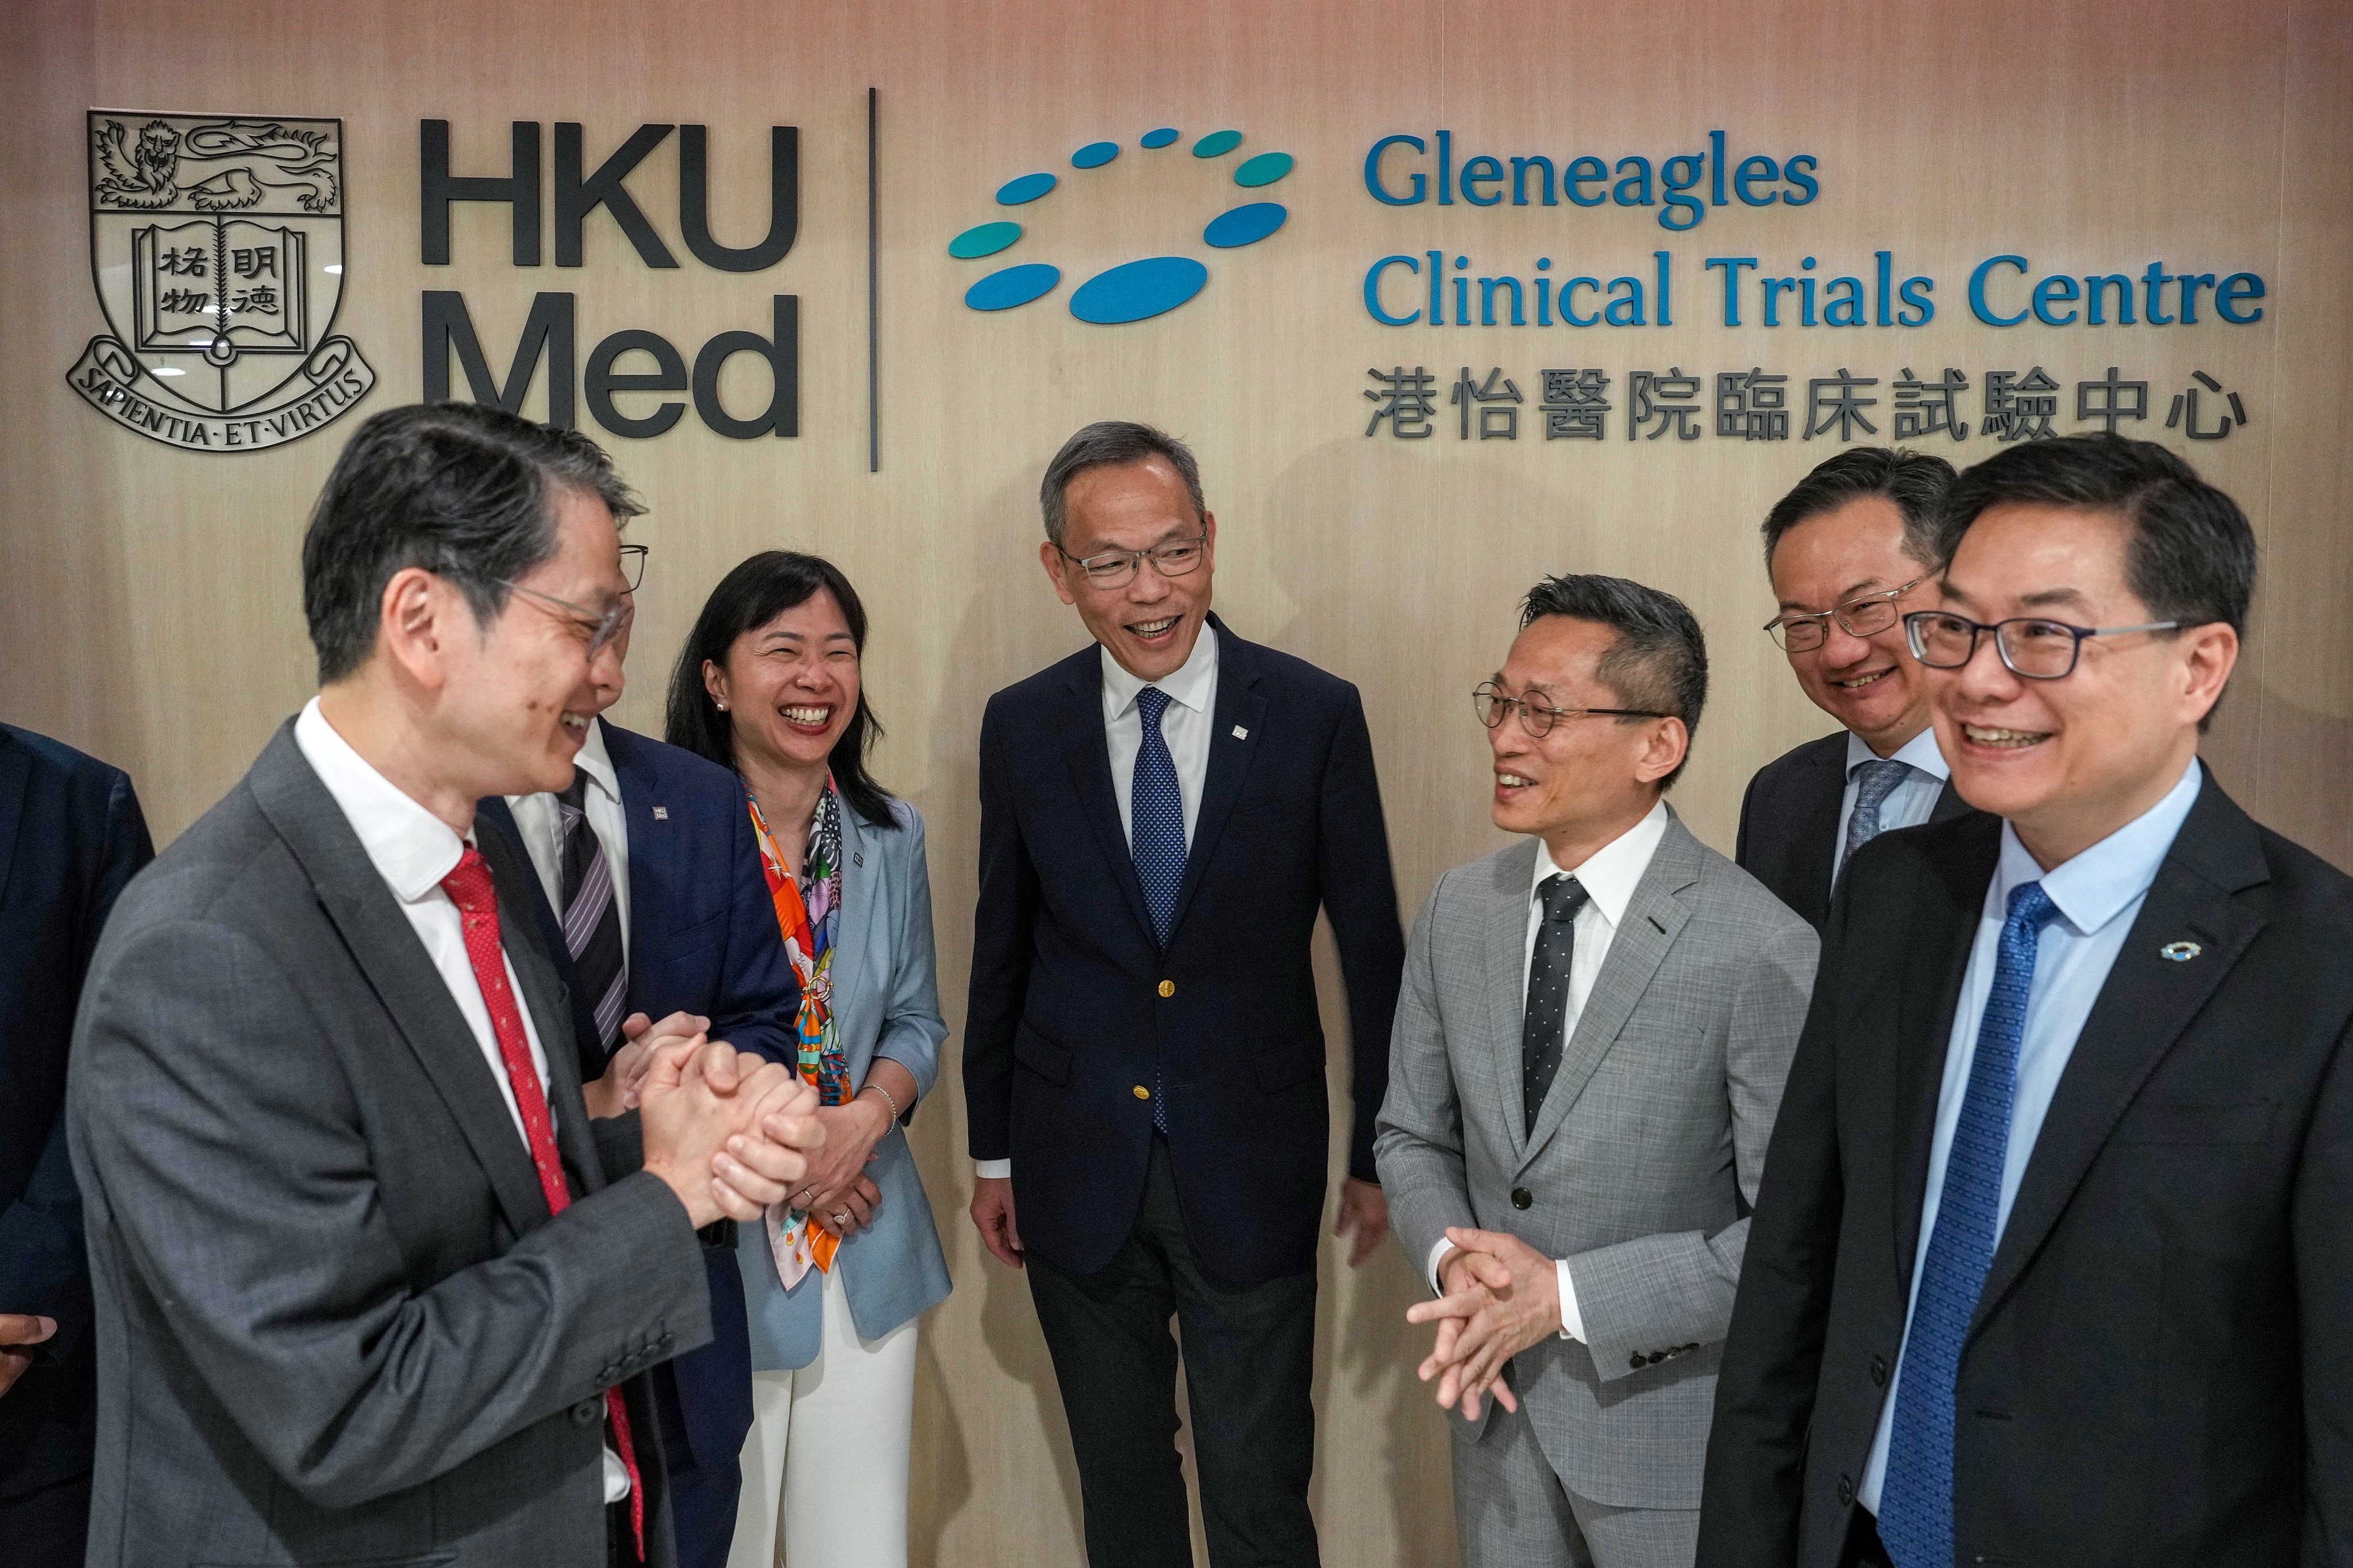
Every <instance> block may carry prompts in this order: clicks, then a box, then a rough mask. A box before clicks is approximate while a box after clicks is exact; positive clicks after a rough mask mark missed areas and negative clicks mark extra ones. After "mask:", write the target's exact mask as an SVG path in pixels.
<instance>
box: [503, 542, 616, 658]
mask: <svg viewBox="0 0 2353 1568" xmlns="http://www.w3.org/2000/svg"><path fill="white" fill-rule="evenodd" d="M623 548H624V549H625V550H626V549H628V546H626V545H625V546H623ZM637 548H638V549H639V550H643V549H644V548H645V546H643V545H638V546H637ZM625 559H626V557H625ZM638 559H639V561H640V562H642V561H643V560H644V557H643V556H640V557H639V558H638ZM498 581H499V586H501V587H502V588H507V589H512V591H513V592H515V593H518V594H521V595H524V596H525V597H527V598H533V599H537V600H538V601H539V602H540V603H541V604H543V605H550V606H552V607H554V608H555V609H557V610H560V611H562V612H563V613H564V618H565V620H568V621H570V622H571V623H572V624H573V625H574V626H578V627H579V628H580V629H581V630H582V631H583V632H585V633H586V634H587V637H588V662H589V663H591V664H594V663H596V656H597V655H598V654H600V653H603V652H604V651H605V649H606V648H607V647H610V646H611V644H612V641H613V639H614V638H615V637H619V636H620V635H621V634H622V632H624V631H626V630H628V626H629V623H630V622H631V621H633V620H635V619H636V618H637V615H638V602H637V600H636V599H634V598H632V597H631V596H630V595H629V594H626V593H624V594H618V595H615V596H614V598H613V603H612V605H611V606H610V607H609V608H607V609H604V610H592V609H589V608H588V607H587V606H586V605H575V604H574V603H573V602H572V601H571V600H569V599H559V598H557V597H556V596H555V595H553V594H543V593H541V592H540V591H539V590H538V589H536V588H526V587H524V586H523V585H522V584H520V583H517V582H515V581H513V580H512V578H506V577H501V578H500V579H499V580H498Z"/></svg>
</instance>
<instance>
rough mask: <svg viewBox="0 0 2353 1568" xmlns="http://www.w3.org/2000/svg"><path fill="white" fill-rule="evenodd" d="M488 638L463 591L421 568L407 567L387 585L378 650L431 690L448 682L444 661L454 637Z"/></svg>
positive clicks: (379, 615)
mask: <svg viewBox="0 0 2353 1568" xmlns="http://www.w3.org/2000/svg"><path fill="white" fill-rule="evenodd" d="M460 623H462V624H463V627H464V631H463V632H462V633H460V632H459V625H460ZM485 633H486V628H484V627H481V626H478V625H476V624H475V622H474V617H473V612H472V610H471V609H470V607H469V606H467V605H466V604H465V603H464V601H463V599H462V597H461V596H460V595H459V593H458V591H457V590H456V589H455V588H452V587H451V586H450V585H449V584H447V583H444V582H443V581H441V579H440V578H438V577H436V576H435V575H433V574H432V573H430V572H427V571H426V570H425V569H424V568H423V567H421V566H404V567H402V568H401V569H400V570H399V571H397V572H396V573H394V574H392V580H391V581H390V582H388V583H386V584H385V585H384V597H383V599H382V601H381V602H380V603H379V605H378V607H377V621H376V651H377V652H378V653H380V654H382V655H383V656H384V657H385V658H386V659H388V660H389V661H390V662H391V664H392V666H393V668H396V669H398V670H399V671H400V672H401V673H402V675H404V676H405V677H406V679H409V680H410V681H412V682H414V683H415V684H416V685H417V686H419V687H422V688H423V689H426V690H428V691H438V690H439V689H441V686H442V683H443V682H444V681H445V680H446V679H448V672H447V670H446V669H445V668H443V658H444V655H445V654H446V652H447V649H448V642H449V640H450V638H451V637H452V636H453V634H454V635H467V634H470V635H472V636H474V637H481V636H483V635H485Z"/></svg>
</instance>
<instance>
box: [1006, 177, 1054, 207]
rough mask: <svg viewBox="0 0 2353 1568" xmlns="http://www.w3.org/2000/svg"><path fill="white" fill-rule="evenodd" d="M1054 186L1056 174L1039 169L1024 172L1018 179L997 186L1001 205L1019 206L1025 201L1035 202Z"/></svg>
mask: <svg viewBox="0 0 2353 1568" xmlns="http://www.w3.org/2000/svg"><path fill="white" fill-rule="evenodd" d="M1053 188H1054V176H1053V175H1051V174H1046V173H1045V172H1044V171H1042V170H1041V171H1039V173H1037V174H1024V175H1022V176H1021V177H1020V178H1019V179H1018V180H1008V181H1006V182H1005V184H1002V185H999V186H998V187H997V204H998V205H1000V206H1008V207H1018V206H1019V205H1021V204H1022V203H1023V202H1034V201H1036V200H1037V199H1038V198H1039V196H1042V195H1045V194H1046V193H1047V192H1048V191H1050V190H1052V189H1053Z"/></svg>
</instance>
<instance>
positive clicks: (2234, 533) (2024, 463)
mask: <svg viewBox="0 0 2353 1568" xmlns="http://www.w3.org/2000/svg"><path fill="white" fill-rule="evenodd" d="M2017 502H2025V503H2028V504H2030V505H2040V506H2051V507H2064V508H2066V509H2068V510H2073V511H2102V512H2110V513H2113V514H2115V515H2116V516H2117V517H2120V518H2122V519H2123V520H2124V521H2125V523H2126V526H2127V527H2128V528H2129V529H2130V530H2131V535H2130V538H2129V539H2128V540H2127V541H2126V545H2125V584H2126V586H2127V587H2129V588H2131V589H2132V591H2133V594H2134V596H2135V597H2137V598H2138V599H2139V600H2140V602H2141V603H2142V604H2144V605H2147V606H2148V614H2149V618H2150V619H2151V620H2157V621H2179V622H2180V623H2181V625H2182V626H2183V627H2185V628H2187V627H2189V626H2210V625H2211V624H2213V623H2214V622H2217V621H2220V622H2221V623H2222V624H2223V625H2225V626H2229V627H2230V628H2231V629H2232V631H2234V632H2237V633H2239V634H2240V635H2242V636H2244V635H2245V633H2246V629H2247V606H2248V605H2249V604H2250V603H2251V602H2253V598H2254V596H2255V531H2254V530H2253V528H2252V527H2250V526H2249V525H2248V522H2247V514H2246V513H2245V512H2243V511H2242V510H2239V503H2238V502H2237V501H2234V500H2232V499H2231V498H2230V497H2229V496H2227V495H2225V494H2223V493H2222V492H2221V490H2219V489H2215V488H2214V487H2213V486H2212V485H2210V484H2208V483H2207V482H2206V481H2205V480H2204V479H2200V478H2199V477H2198V470H2197V469H2195V468H2191V467H2190V466H2189V464H2188V463H2186V462H2184V461H2183V460H2182V459H2181V458H2179V457H2176V456H2175V455H2174V454H2173V453H2171V452H2168V451H2167V450H2166V449H2165V448H2164V447H2160V446H2158V444H2157V443H2156V442H2154V441H2135V440H2132V439H2130V438H2129V437H2124V436H2111V435H2108V434H2106V433H2105V432H2101V433H2098V434H2094V435H2090V436H2062V437H2054V438H2052V439H2051V440H2047V441H2027V442H2022V443H2021V444H2020V445H2018V446H2015V447H2005V448H2004V449H2003V450H2001V451H1999V452H1997V453H1995V454H1994V455H1993V456H1992V457H1990V458H1987V459H1986V460H1985V461H1984V462H1982V463H1979V464H1978V465H1977V466H1976V467H1975V468H1969V469H1967V470H1965V471H1964V472H1963V473H1962V475H1961V477H1960V478H1959V479H1957V480H1955V481H1954V483H1953V488H1952V491H1951V493H1950V494H1949V495H1947V497H1946V500H1945V510H1944V516H1943V519H1942V521H1940V523H1939V525H1938V528H1937V547H1938V548H1939V550H1941V551H1942V552H1943V557H1942V558H1943V559H1944V560H1945V561H1947V562H1949V561H1951V560H1952V558H1953V552H1955V551H1956V550H1957V549H1959V548H1960V544H1961V540H1962V538H1963V537H1964V536H1965V535H1967V534H1968V531H1969V526H1970V525H1971V524H1972V523H1974V522H1976V521H1977V520H1978V518H1979V517H1981V516H1983V515H1984V514H1985V513H1986V512H1988V511H1990V510H1992V509H1993V508H1995V507H1998V506H2007V505H2011V504H2013V503H2017Z"/></svg>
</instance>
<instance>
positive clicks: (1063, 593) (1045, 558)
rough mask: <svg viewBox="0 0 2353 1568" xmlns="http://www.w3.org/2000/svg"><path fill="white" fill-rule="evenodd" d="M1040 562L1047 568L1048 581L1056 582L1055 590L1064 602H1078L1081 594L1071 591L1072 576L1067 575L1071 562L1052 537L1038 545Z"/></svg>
mask: <svg viewBox="0 0 2353 1568" xmlns="http://www.w3.org/2000/svg"><path fill="white" fill-rule="evenodd" d="M1038 562H1039V564H1040V565H1042V566H1043V567H1045V568H1046V581H1048V582H1049V583H1051V584H1054V592H1055V593H1056V594H1057V595H1060V597H1061V601H1062V603H1064V604H1066V605H1075V604H1077V603H1078V602H1079V596H1078V595H1077V594H1076V593H1074V592H1072V591H1071V583H1070V578H1069V577H1068V575H1067V574H1068V572H1069V571H1070V564H1071V563H1069V562H1067V561H1065V560H1063V559H1062V552H1061V551H1060V549H1058V548H1056V546H1055V544H1054V542H1053V541H1052V540H1048V541H1046V542H1045V543H1043V544H1041V545H1039V547H1038Z"/></svg>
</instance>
